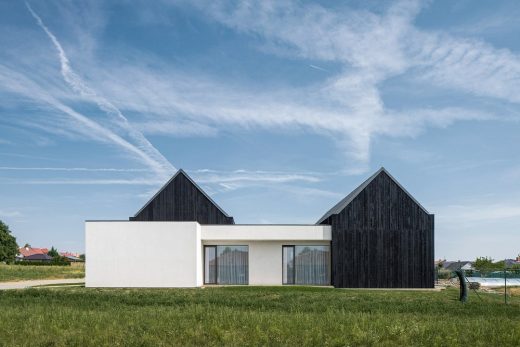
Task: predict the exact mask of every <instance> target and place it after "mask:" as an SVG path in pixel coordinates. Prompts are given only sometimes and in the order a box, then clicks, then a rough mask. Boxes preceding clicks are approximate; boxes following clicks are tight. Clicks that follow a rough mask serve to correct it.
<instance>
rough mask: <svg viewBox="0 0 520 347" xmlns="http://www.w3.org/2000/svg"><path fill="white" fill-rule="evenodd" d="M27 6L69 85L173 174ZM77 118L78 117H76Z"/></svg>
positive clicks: (151, 160)
mask: <svg viewBox="0 0 520 347" xmlns="http://www.w3.org/2000/svg"><path fill="white" fill-rule="evenodd" d="M25 5H26V7H27V9H28V10H29V12H30V13H31V15H32V16H33V17H34V19H35V20H36V22H37V24H38V25H39V26H40V27H41V28H42V30H43V31H44V32H45V33H46V34H47V36H48V37H49V39H50V40H51V41H52V43H53V45H54V47H55V48H56V50H57V52H58V55H59V59H60V66H61V74H62V76H63V78H64V80H65V81H66V82H67V84H68V85H69V86H70V87H71V88H72V89H73V90H75V91H76V92H78V93H79V94H81V95H82V96H83V97H86V98H87V99H89V100H91V101H92V102H94V103H95V104H97V105H98V106H99V108H100V109H101V110H103V111H104V112H105V113H106V114H107V115H109V116H110V117H112V118H113V121H114V122H116V124H117V125H119V127H120V128H122V129H123V130H124V131H125V132H126V133H127V135H128V136H129V137H130V138H131V139H132V140H134V141H135V142H136V144H137V148H136V149H138V151H135V152H136V153H137V154H139V155H140V156H141V157H142V159H144V160H145V161H146V162H147V163H148V164H149V165H150V166H151V167H152V168H153V169H154V170H155V171H156V172H157V173H158V174H160V175H161V176H162V177H163V178H164V177H166V176H167V175H168V174H169V173H171V172H172V171H173V170H174V169H175V168H174V167H173V166H172V165H171V163H170V162H169V161H168V160H167V159H166V158H164V156H163V155H162V154H161V153H160V152H159V151H158V150H157V149H156V148H155V147H154V146H153V145H152V144H151V143H150V142H149V141H148V140H147V139H146V138H145V137H144V136H143V134H142V133H141V132H140V131H138V130H136V129H135V128H134V127H133V126H131V125H130V123H129V122H128V119H127V118H126V117H125V116H124V115H123V114H122V113H121V111H120V110H119V109H118V108H117V107H116V106H114V105H113V104H112V103H111V102H110V101H108V100H107V99H105V98H104V97H102V96H100V95H98V93H96V91H95V90H93V89H92V88H90V87H88V86H87V85H86V84H85V83H84V82H83V81H82V79H81V78H80V77H79V76H78V75H77V74H76V73H75V72H74V71H73V70H72V68H71V67H70V63H69V59H68V58H67V55H66V53H65V51H64V49H63V47H62V46H61V44H60V42H59V41H58V39H57V38H56V36H55V35H54V34H53V33H52V32H51V31H50V30H49V29H48V28H47V26H45V24H44V23H43V21H42V19H41V18H40V17H39V16H38V14H36V12H34V10H33V9H32V8H31V6H30V5H29V4H28V3H27V2H26V3H25ZM68 113H70V112H68ZM76 118H78V117H77V116H76Z"/></svg>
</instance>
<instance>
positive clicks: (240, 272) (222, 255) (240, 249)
mask: <svg viewBox="0 0 520 347" xmlns="http://www.w3.org/2000/svg"><path fill="white" fill-rule="evenodd" d="M204 283H205V284H248V283H249V249H248V246H232V245H224V246H204Z"/></svg>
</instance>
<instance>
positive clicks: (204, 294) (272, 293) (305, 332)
mask: <svg viewBox="0 0 520 347" xmlns="http://www.w3.org/2000/svg"><path fill="white" fill-rule="evenodd" d="M481 297H482V301H481V300H480V299H478V298H477V297H476V296H475V295H474V294H473V295H472V294H471V293H470V298H469V302H467V303H466V304H462V303H460V302H458V301H457V298H458V291H457V290H454V289H448V290H445V291H440V292H433V291H387V290H343V289H331V288H316V287H210V288H198V289H90V288H82V287H73V286H69V287H63V288H33V289H25V290H9V291H1V292H0V307H1V308H2V309H1V310H0V322H2V324H0V345H5V346H35V345H41V346H103V345H111V346H170V345H180V346H200V345H205V346H206V345H207V346H222V345H232V346H251V345H252V346H258V345H269V346H281V345H289V346H316V345H318V346H463V345H464V346H512V345H518V343H519V341H520V324H518V322H519V321H520V298H518V297H513V298H511V300H510V304H509V305H504V304H503V297H501V296H500V295H497V294H485V293H482V294H481Z"/></svg>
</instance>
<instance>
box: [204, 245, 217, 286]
mask: <svg viewBox="0 0 520 347" xmlns="http://www.w3.org/2000/svg"><path fill="white" fill-rule="evenodd" d="M204 283H207V284H216V283H217V247H215V246H206V247H204Z"/></svg>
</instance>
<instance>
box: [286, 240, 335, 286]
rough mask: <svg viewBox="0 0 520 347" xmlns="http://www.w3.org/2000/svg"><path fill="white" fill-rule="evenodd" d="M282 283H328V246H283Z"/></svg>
mask: <svg viewBox="0 0 520 347" xmlns="http://www.w3.org/2000/svg"><path fill="white" fill-rule="evenodd" d="M282 262H283V283H284V284H302V285H306V284H312V285H328V284H330V247H329V246H284V247H283V260H282Z"/></svg>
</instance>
